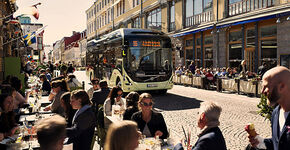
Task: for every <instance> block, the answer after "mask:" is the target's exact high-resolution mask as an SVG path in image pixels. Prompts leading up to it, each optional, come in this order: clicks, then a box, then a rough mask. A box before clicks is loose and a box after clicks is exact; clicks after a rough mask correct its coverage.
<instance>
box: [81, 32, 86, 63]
mask: <svg viewBox="0 0 290 150" xmlns="http://www.w3.org/2000/svg"><path fill="white" fill-rule="evenodd" d="M86 33H87V30H84V31H83V32H81V37H80V40H79V47H80V58H81V62H80V64H79V66H82V67H84V66H86V55H87V34H86Z"/></svg>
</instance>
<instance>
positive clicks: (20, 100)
mask: <svg viewBox="0 0 290 150" xmlns="http://www.w3.org/2000/svg"><path fill="white" fill-rule="evenodd" d="M192 65H193V64H192ZM192 65H191V66H189V69H188V70H187V71H185V73H191V72H193V73H194V74H195V76H200V75H205V76H206V77H208V78H210V77H212V78H214V77H216V76H217V77H220V76H226V77H230V76H236V75H235V74H238V72H239V73H240V74H241V73H242V72H247V71H246V70H247V69H246V67H245V66H243V65H244V63H243V62H242V64H241V68H240V69H239V71H238V70H237V68H233V69H229V68H228V69H226V68H222V69H221V70H220V69H216V70H214V69H198V68H196V67H194V66H192ZM48 68H49V67H48ZM47 70H48V71H47ZM72 72H73V71H72ZM183 72H184V71H181V67H180V68H179V69H177V70H176V72H175V73H176V74H182V73H183ZM210 74H211V75H210ZM263 74H264V76H263V91H262V93H263V94H265V95H267V96H268V99H269V101H270V104H271V105H273V106H274V105H275V106H277V107H276V109H275V110H274V112H273V116H272V132H273V135H272V138H271V139H263V140H262V141H261V140H258V139H261V137H259V138H257V137H251V136H249V140H250V143H251V145H250V146H249V148H250V149H251V148H256V147H260V146H261V145H262V146H264V147H266V148H268V149H275V150H286V149H289V144H290V142H289V139H290V138H289V136H288V132H289V129H288V126H289V125H290V124H289V123H290V122H289V118H290V117H289V115H288V114H289V111H290V101H289V97H290V95H289V93H290V78H289V77H290V71H289V69H287V68H285V67H275V68H273V69H271V70H269V71H267V72H266V73H263ZM263 74H262V75H263ZM36 75H37V76H38V77H39V79H40V82H41V83H42V85H41V86H40V87H41V89H42V90H43V91H45V92H46V94H47V95H48V99H49V100H50V101H51V104H50V105H49V106H47V107H46V108H45V109H44V110H45V111H51V112H53V113H55V114H56V115H54V116H52V117H50V118H46V119H42V120H40V121H39V122H38V123H37V124H36V125H35V129H36V133H37V138H38V142H39V144H40V148H41V149H50V150H61V149H62V148H63V144H71V143H73V149H74V150H90V149H92V145H93V143H94V142H95V140H94V139H95V138H94V136H95V127H96V126H97V124H98V123H104V120H102V121H100V120H99V119H100V118H98V117H97V116H99V115H100V114H101V115H102V116H103V117H105V116H112V115H113V114H112V108H113V106H114V105H118V107H119V108H120V112H124V113H122V115H123V120H124V121H121V122H118V123H112V124H111V125H110V127H109V129H108V130H107V134H106V138H105V139H106V140H105V143H104V148H105V150H134V149H135V148H136V147H138V140H139V139H140V137H143V136H146V137H155V138H160V139H166V138H168V137H169V132H168V128H167V125H166V121H165V119H164V117H163V115H162V114H161V113H159V112H157V111H155V110H154V109H153V106H154V99H153V97H152V95H151V94H149V93H142V94H141V95H139V93H137V92H130V93H129V94H128V95H127V96H126V97H125V98H123V90H122V88H120V87H119V86H115V87H113V88H112V89H110V88H109V87H108V84H107V82H106V81H105V80H99V79H96V78H95V79H92V80H91V83H90V84H91V85H92V87H91V88H90V89H89V90H88V91H84V90H83V89H74V87H78V86H80V85H79V83H80V82H79V81H77V79H76V77H75V76H74V75H73V74H61V75H60V76H58V77H54V76H53V75H52V74H50V72H49V69H40V70H39V71H38V73H37V74H36ZM247 77H249V75H248V76H247ZM21 89H22V82H21V80H20V79H18V78H17V77H13V76H8V77H7V78H6V80H5V81H4V82H3V84H2V93H1V95H0V108H1V110H0V141H1V140H3V139H4V138H5V137H9V136H11V135H13V134H15V132H16V131H17V130H18V128H19V127H18V124H17V122H18V119H19V116H18V117H17V115H19V108H21V107H25V104H27V99H28V98H29V95H30V94H31V93H30V92H27V93H23V92H22V91H21ZM221 112H222V108H221V107H220V106H219V105H218V104H217V103H215V102H202V103H201V104H200V108H199V115H198V116H199V117H198V118H197V126H198V128H200V129H201V132H200V134H199V135H197V136H198V137H199V138H198V140H197V142H196V143H195V144H194V146H193V148H192V149H193V150H205V149H215V150H226V149H227V147H226V142H225V139H224V137H223V134H222V131H221V130H220V129H219V127H218V126H219V125H220V121H219V118H220V115H222V114H221ZM277 114H278V115H277ZM279 114H280V116H279ZM281 114H284V115H281ZM102 119H103V118H102ZM141 135H143V136H141ZM120 137H121V138H120ZM65 138H68V139H67V140H65ZM177 141H179V140H177ZM182 144H183V143H180V142H175V143H174V145H175V146H174V150H182V149H183V147H184V146H183V145H182Z"/></svg>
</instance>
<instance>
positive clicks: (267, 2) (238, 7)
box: [229, 0, 275, 16]
mask: <svg viewBox="0 0 290 150" xmlns="http://www.w3.org/2000/svg"><path fill="white" fill-rule="evenodd" d="M274 4H275V0H243V1H240V2H236V3H233V4H230V5H229V16H234V15H238V14H242V13H246V12H250V11H253V10H257V9H261V8H267V7H271V6H274Z"/></svg>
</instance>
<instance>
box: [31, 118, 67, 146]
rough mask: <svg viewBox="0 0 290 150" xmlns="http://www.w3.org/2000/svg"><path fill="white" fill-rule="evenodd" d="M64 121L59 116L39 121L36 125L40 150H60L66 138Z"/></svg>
mask: <svg viewBox="0 0 290 150" xmlns="http://www.w3.org/2000/svg"><path fill="white" fill-rule="evenodd" d="M65 128H66V121H65V119H64V118H63V117H61V116H59V115H55V116H51V117H50V118H45V119H42V120H40V121H39V122H38V123H37V125H36V133H37V139H38V143H39V144H40V149H41V150H62V149H63V142H64V139H65V137H66V130H65Z"/></svg>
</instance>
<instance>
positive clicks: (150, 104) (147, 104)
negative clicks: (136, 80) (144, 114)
mask: <svg viewBox="0 0 290 150" xmlns="http://www.w3.org/2000/svg"><path fill="white" fill-rule="evenodd" d="M141 105H143V106H152V105H153V103H152V102H150V103H144V102H141Z"/></svg>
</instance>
